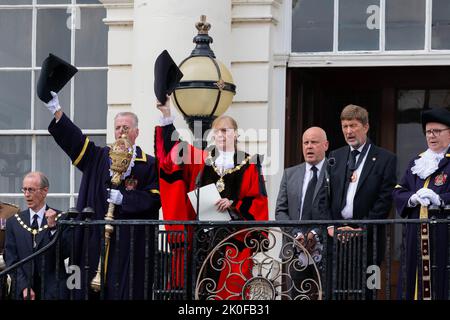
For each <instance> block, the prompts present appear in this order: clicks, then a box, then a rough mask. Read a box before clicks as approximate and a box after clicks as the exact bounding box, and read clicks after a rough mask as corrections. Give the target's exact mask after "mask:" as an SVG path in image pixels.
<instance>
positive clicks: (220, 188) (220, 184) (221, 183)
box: [216, 177, 225, 193]
mask: <svg viewBox="0 0 450 320" xmlns="http://www.w3.org/2000/svg"><path fill="white" fill-rule="evenodd" d="M216 187H217V191H219V193H220V192H222V191H223V190H225V182H224V181H223V179H222V177H221V178H220V179H219V180H217V182H216Z"/></svg>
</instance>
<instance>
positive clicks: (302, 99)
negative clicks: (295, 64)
mask: <svg viewBox="0 0 450 320" xmlns="http://www.w3.org/2000/svg"><path fill="white" fill-rule="evenodd" d="M449 74H450V67H423V66H420V67H365V68H360V67H355V68H290V69H288V73H287V77H288V82H287V83H288V86H287V110H286V144H285V145H286V150H285V167H289V166H292V165H295V164H298V163H300V162H302V161H303V156H302V154H301V148H300V140H301V136H302V133H303V131H304V130H305V129H307V128H308V127H311V126H320V127H322V128H324V129H325V131H326V132H327V135H328V139H329V141H330V150H333V149H336V148H339V147H341V146H343V145H344V144H345V141H344V139H343V136H342V132H341V127H340V120H339V117H340V112H341V110H342V109H343V108H344V107H345V106H346V105H347V104H351V103H352V104H357V105H360V106H362V107H364V108H366V109H367V110H368V111H369V121H370V130H369V136H370V138H371V139H372V141H373V142H374V143H375V144H377V145H379V146H382V147H384V148H386V149H388V150H391V151H392V152H395V153H397V152H399V151H402V150H397V148H398V143H397V127H398V124H399V122H402V121H408V122H416V123H417V122H419V121H420V110H418V111H417V112H413V113H412V114H408V115H405V114H404V110H403V109H404V108H403V109H402V110H398V107H399V101H401V95H404V94H405V92H408V91H416V90H422V91H423V92H424V93H425V96H424V97H425V98H424V99H423V106H422V108H427V107H433V106H434V105H433V99H432V96H431V98H430V94H429V93H430V91H432V90H436V91H445V90H450V77H449V76H448V75H449ZM441 106H444V107H445V102H444V105H441ZM400 145H401V144H400ZM421 148H423V146H421ZM419 151H420V150H419ZM419 151H418V152H419ZM422 151H423V150H422ZM409 154H410V152H408V155H409ZM412 155H413V154H411V156H412ZM401 170H402V169H401Z"/></svg>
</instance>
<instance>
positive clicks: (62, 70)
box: [36, 53, 78, 103]
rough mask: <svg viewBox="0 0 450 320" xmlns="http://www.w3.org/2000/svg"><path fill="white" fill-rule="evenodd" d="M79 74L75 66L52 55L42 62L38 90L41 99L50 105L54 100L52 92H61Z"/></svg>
mask: <svg viewBox="0 0 450 320" xmlns="http://www.w3.org/2000/svg"><path fill="white" fill-rule="evenodd" d="M77 72H78V69H77V68H75V67H74V66H73V65H71V64H70V63H68V62H66V61H64V60H63V59H61V58H58V57H57V56H55V55H53V54H51V53H50V54H49V55H48V57H47V58H46V59H45V60H44V62H42V68H41V74H40V76H39V80H38V83H37V90H36V92H37V95H38V97H39V99H41V100H42V101H43V102H45V103H48V102H49V101H50V100H52V95H51V94H50V91H54V92H59V91H60V90H61V89H62V88H63V87H64V86H65V85H66V83H67V82H69V81H70V79H72V77H73V76H74V74H75V73H77Z"/></svg>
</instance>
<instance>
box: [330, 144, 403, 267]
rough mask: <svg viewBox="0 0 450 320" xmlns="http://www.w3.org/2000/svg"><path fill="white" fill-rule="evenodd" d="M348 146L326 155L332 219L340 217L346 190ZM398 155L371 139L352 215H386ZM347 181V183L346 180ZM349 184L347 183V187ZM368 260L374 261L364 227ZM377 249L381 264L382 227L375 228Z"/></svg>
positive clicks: (394, 178)
mask: <svg viewBox="0 0 450 320" xmlns="http://www.w3.org/2000/svg"><path fill="white" fill-rule="evenodd" d="M349 157H350V147H349V146H345V147H342V148H340V149H337V150H334V151H332V152H331V153H330V155H329V164H330V166H329V172H330V185H331V191H332V192H331V214H332V217H333V219H334V220H342V219H343V217H342V214H341V211H342V209H343V207H344V198H345V197H346V195H347V190H346V188H345V187H346V181H345V180H346V177H347V174H346V171H347V162H348V161H349ZM396 166H397V157H396V156H395V155H394V154H393V153H391V152H389V151H387V150H385V149H383V148H380V147H377V146H376V145H374V144H373V143H372V144H371V146H370V149H369V151H368V154H367V157H366V161H365V162H364V166H363V168H362V171H361V175H360V177H359V181H358V185H357V187H356V193H355V197H354V199H353V219H386V218H387V217H388V215H389V211H390V209H391V207H392V190H394V186H395V184H396V180H397V177H396ZM347 185H348V184H347ZM347 188H348V187H347ZM367 229H368V230H367V232H368V233H367V258H368V260H367V263H368V264H371V263H373V245H372V243H373V235H372V228H371V227H369V228H367ZM377 231H378V232H377V253H376V261H375V263H376V264H378V265H380V264H381V262H382V260H383V257H384V248H385V231H384V228H383V227H380V226H379V227H378V228H377Z"/></svg>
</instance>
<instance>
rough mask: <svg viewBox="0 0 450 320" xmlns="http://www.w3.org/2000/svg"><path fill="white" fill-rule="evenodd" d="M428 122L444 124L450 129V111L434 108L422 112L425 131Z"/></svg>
mask: <svg viewBox="0 0 450 320" xmlns="http://www.w3.org/2000/svg"><path fill="white" fill-rule="evenodd" d="M428 122H437V123H442V124H445V125H447V126H449V127H450V111H448V110H447V109H445V108H434V109H430V110H426V111H422V128H423V130H425V126H426V124H427V123H428Z"/></svg>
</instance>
